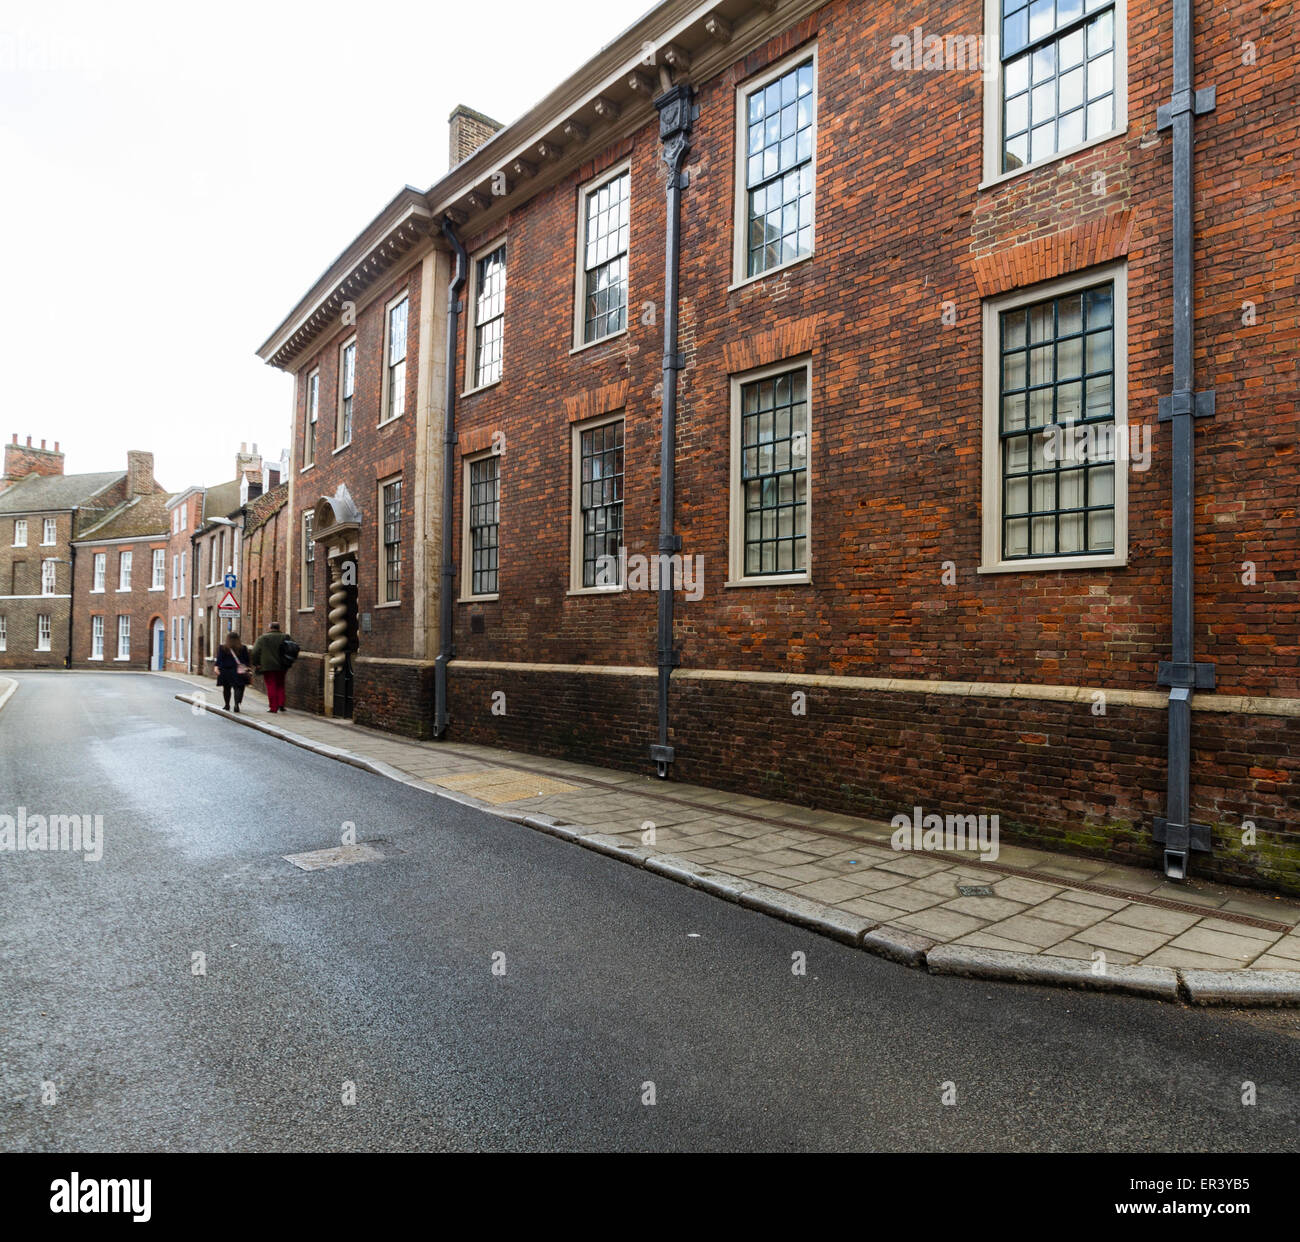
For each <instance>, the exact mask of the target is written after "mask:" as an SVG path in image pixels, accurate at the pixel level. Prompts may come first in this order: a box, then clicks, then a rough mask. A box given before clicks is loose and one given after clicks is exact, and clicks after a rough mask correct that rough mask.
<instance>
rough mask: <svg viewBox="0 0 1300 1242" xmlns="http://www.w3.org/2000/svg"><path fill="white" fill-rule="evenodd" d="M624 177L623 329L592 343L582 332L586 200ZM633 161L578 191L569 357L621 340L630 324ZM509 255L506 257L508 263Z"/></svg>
mask: <svg viewBox="0 0 1300 1242" xmlns="http://www.w3.org/2000/svg"><path fill="white" fill-rule="evenodd" d="M624 174H626V175H627V218H628V230H627V309H626V313H625V314H624V316H623V327H622V328H620V329H619V331H617V332H611V333H610V334H609V335H608V336H598V337H597V338H596V339H595V340H594V341H584V340H583V339H582V331H583V327H584V325H585V322H586V315H585V306H586V301H587V288H586V286H587V268H586V263H585V256H586V253H587V199H588V198H589V197H590V196H591V195H592V194H594V193H596V192H597V191H598V190H600V189H601V188H602V187H603V186H605V185H607V184H608V183H609V182H611V181H616V180H618V178H619V177H622V176H623V175H624ZM633 202H634V200H633V196H632V161H631V159H626V160H620V161H619V162H618V163H617V164H611V165H610V166H609V167H608V168H606V169H604V170H603V171H602V172H601V173H600V174H599V175H598V176H595V177H592V178H591V180H590V181H587V182H584V183H583V184H582V185H580V186H579V187H578V204H577V215H578V226H577V233H576V235H575V247H574V252H573V348H572V349H571V350H569V353H570V354H578V353H581V352H582V351H583V350H584V349H594V348H595V347H596V346H597V345H605V344H607V343H608V342H610V341H616V340H618V338H619V337H620V336H626V335H627V333H628V329H629V328H630V326H631V323H632V206H633ZM508 258H509V255H508V254H507V259H508Z"/></svg>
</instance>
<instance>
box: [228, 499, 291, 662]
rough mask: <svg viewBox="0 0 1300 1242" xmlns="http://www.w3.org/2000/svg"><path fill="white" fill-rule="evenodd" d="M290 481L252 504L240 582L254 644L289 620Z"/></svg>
mask: <svg viewBox="0 0 1300 1242" xmlns="http://www.w3.org/2000/svg"><path fill="white" fill-rule="evenodd" d="M288 503H289V484H288V482H287V481H286V482H284V483H279V484H277V485H275V486H274V487H272V488H271V489H270V490H269V491H265V492H263V493H262V494H261V495H260V496H258V497H257V498H256V499H254V500H252V501H250V502H249V504H248V509H247V516H246V518H245V524H244V531H243V537H242V539H241V541H240V549H241V557H240V570H239V582H240V586H241V589H242V591H243V597H242V599H241V600H240V603H241V606H242V608H243V614H242V616H241V617H240V621H239V624H240V626H241V627H242V628H241V631H240V632H241V634H242V636H243V638H244V640H245V641H246V642H247V643H249V644H250V645H251V644H252V643H253V641H254V640H255V639H256V638H257V636H258V635H259V634H263V633H265V632H266V630H268V629H269V628H270V626H271V622H272V621H279V622H280V624H281V625H283V624H284V623H285V606H284V570H285V557H286V556H287V555H288V551H289V541H288V531H289V522H288V514H287V507H288Z"/></svg>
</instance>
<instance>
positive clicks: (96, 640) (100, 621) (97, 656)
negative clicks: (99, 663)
mask: <svg viewBox="0 0 1300 1242" xmlns="http://www.w3.org/2000/svg"><path fill="white" fill-rule="evenodd" d="M90 658H91V659H92V660H102V659H103V658H104V618H103V617H102V616H100V615H99V614H98V613H96V614H95V615H94V616H93V617H91V618H90Z"/></svg>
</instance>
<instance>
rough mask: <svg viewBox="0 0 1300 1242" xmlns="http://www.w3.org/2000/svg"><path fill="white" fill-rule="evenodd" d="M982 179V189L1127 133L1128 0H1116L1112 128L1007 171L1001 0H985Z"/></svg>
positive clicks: (980, 186) (980, 185)
mask: <svg viewBox="0 0 1300 1242" xmlns="http://www.w3.org/2000/svg"><path fill="white" fill-rule="evenodd" d="M984 63H985V67H984V72H983V74H982V75H981V76H982V78H983V88H984V179H983V180H982V181H981V182H980V184H979V188H980V189H981V190H983V189H985V188H987V187H988V186H992V185H997V184H999V183H1000V182H1003V181H1009V180H1010V179H1011V178H1012V177H1019V176H1021V175H1023V174H1024V173H1027V172H1031V171H1033V170H1034V169H1035V168H1046V167H1047V165H1049V164H1053V163H1055V162H1056V161H1057V160H1063V159H1067V158H1068V157H1069V156H1071V155H1077V154H1078V153H1079V152H1080V151H1086V150H1087V149H1088V148H1089V147H1095V146H1096V145H1097V144H1098V143H1100V142H1109V141H1110V140H1111V139H1112V138H1118V137H1120V136H1121V135H1122V134H1126V133H1128V0H1115V127H1114V128H1113V129H1111V130H1109V131H1107V132H1106V133H1104V134H1097V135H1096V136H1095V137H1093V138H1087V139H1085V140H1084V141H1083V142H1081V143H1079V144H1078V145H1076V146H1073V147H1069V148H1067V149H1066V150H1063V151H1056V152H1054V153H1053V154H1051V155H1049V156H1047V157H1046V158H1045V159H1041V160H1039V161H1038V162H1037V163H1033V164H1023V165H1021V167H1019V168H1012V169H1010V170H1009V171H1008V172H1002V171H1001V165H1002V105H1003V99H1002V90H1003V84H1002V0H984Z"/></svg>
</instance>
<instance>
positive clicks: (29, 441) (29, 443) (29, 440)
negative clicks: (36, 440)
mask: <svg viewBox="0 0 1300 1242" xmlns="http://www.w3.org/2000/svg"><path fill="white" fill-rule="evenodd" d="M27 447H28V448H31V447H32V438H31V436H28V437H27Z"/></svg>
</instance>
